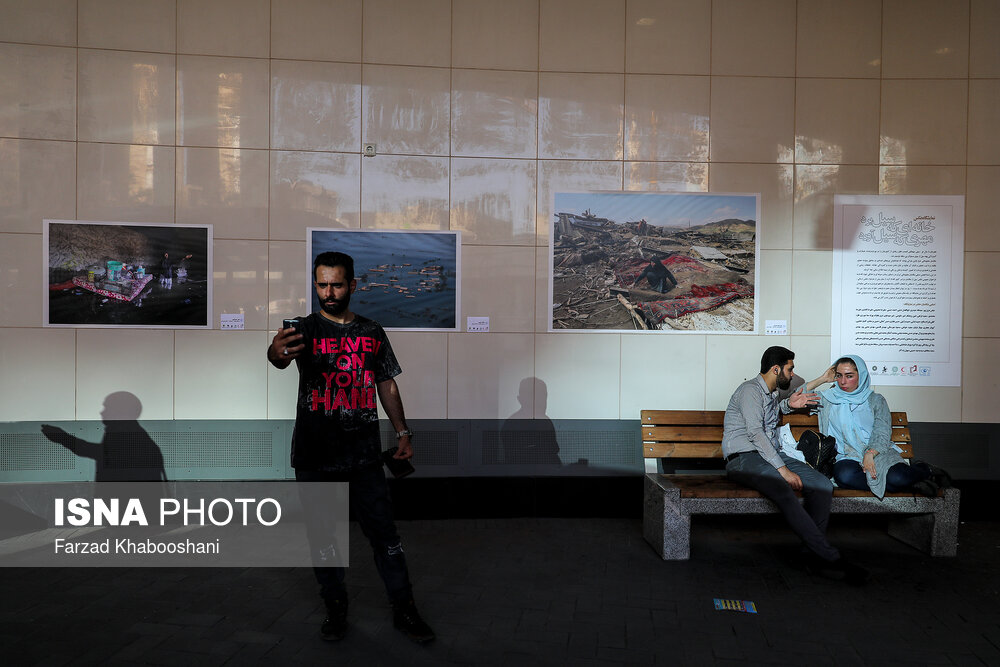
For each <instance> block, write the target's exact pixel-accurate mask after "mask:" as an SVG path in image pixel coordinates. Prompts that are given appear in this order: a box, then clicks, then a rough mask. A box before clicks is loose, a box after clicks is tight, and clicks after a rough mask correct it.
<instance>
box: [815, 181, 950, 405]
mask: <svg viewBox="0 0 1000 667" xmlns="http://www.w3.org/2000/svg"><path fill="white" fill-rule="evenodd" d="M964 223H965V198H964V197H961V196H917V195H836V196H835V197H834V237H833V313H832V329H831V333H832V335H831V341H830V342H831V357H832V358H837V357H839V356H841V355H843V354H857V355H859V356H861V357H864V358H865V359H866V360H867V362H868V365H869V368H868V372H869V373H870V374H871V376H872V383H873V384H877V385H895V386H913V387H956V386H959V385H960V384H961V380H962V278H963V250H964V243H965V241H964V238H965V237H964Z"/></svg>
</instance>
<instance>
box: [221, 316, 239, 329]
mask: <svg viewBox="0 0 1000 667" xmlns="http://www.w3.org/2000/svg"><path fill="white" fill-rule="evenodd" d="M219 320H220V322H219V328H220V329H239V330H240V331H242V330H243V313H222V315H220V316H219Z"/></svg>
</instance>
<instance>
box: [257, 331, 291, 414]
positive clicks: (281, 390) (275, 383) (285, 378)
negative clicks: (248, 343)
mask: <svg viewBox="0 0 1000 667" xmlns="http://www.w3.org/2000/svg"><path fill="white" fill-rule="evenodd" d="M278 324H279V326H280V324H281V322H280V320H279V322H278ZM275 333H276V332H275V331H268V332H267V340H266V341H265V345H267V344H269V343H270V342H271V339H272V338H273V337H274V334H275ZM261 363H262V364H264V366H265V367H266V368H267V419H295V398H296V396H297V395H298V387H299V373H298V370H297V369H296V367H295V365H294V364H293V365H291V366H289V367H288V368H284V369H282V370H278V369H277V368H275V367H274V366H272V365H271V364H269V363H268V362H267V361H264V360H263V359H262V360H261Z"/></svg>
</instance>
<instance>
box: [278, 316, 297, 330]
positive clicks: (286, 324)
mask: <svg viewBox="0 0 1000 667" xmlns="http://www.w3.org/2000/svg"><path fill="white" fill-rule="evenodd" d="M281 328H282V329H295V333H299V320H298V318H293V319H285V320H281Z"/></svg>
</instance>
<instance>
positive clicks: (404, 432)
mask: <svg viewBox="0 0 1000 667" xmlns="http://www.w3.org/2000/svg"><path fill="white" fill-rule="evenodd" d="M404 435H408V436H410V437H411V438H412V437H413V431H411V430H410V429H408V428H404V429H403V430H402V431H396V440H399V439H400V438H402V437H403V436H404Z"/></svg>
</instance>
